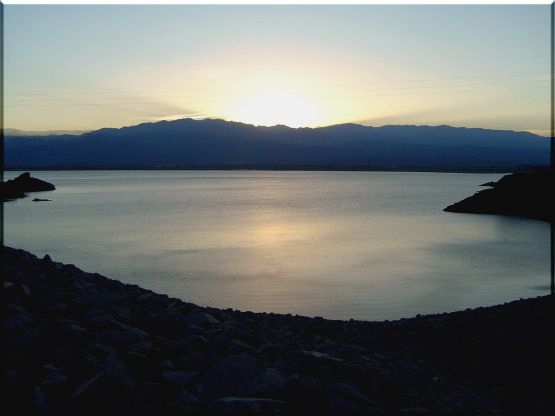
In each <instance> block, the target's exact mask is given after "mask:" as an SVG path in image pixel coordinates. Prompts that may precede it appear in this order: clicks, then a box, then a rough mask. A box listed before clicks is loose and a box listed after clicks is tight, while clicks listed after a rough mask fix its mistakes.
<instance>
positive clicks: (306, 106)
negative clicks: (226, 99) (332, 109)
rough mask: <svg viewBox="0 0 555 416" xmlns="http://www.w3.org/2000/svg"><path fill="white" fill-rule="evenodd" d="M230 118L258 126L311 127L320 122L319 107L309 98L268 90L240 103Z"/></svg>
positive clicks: (297, 94)
mask: <svg viewBox="0 0 555 416" xmlns="http://www.w3.org/2000/svg"><path fill="white" fill-rule="evenodd" d="M230 118H231V119H233V120H236V121H242V122H245V123H251V124H255V125H259V126H274V125H276V124H284V125H286V126H289V127H313V126H316V125H318V123H319V122H320V121H321V117H320V114H319V110H318V105H317V104H316V102H315V101H314V100H311V99H310V98H309V97H308V96H306V95H303V94H301V93H297V92H291V91H284V90H271V89H269V90H264V91H258V92H256V93H254V94H252V95H249V96H246V97H245V98H243V99H242V100H239V102H238V103H237V104H236V106H235V111H234V114H231V117H230Z"/></svg>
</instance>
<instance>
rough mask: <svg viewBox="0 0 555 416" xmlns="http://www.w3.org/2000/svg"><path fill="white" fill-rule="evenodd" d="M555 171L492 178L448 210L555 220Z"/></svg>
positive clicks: (520, 173)
mask: <svg viewBox="0 0 555 416" xmlns="http://www.w3.org/2000/svg"><path fill="white" fill-rule="evenodd" d="M554 185H555V181H554V180H553V173H551V172H550V171H549V170H548V169H537V170H535V171H533V172H517V173H512V174H510V175H505V176H503V177H502V178H501V179H499V180H498V181H497V182H488V183H485V184H483V185H482V186H488V187H490V189H486V190H483V191H480V192H477V193H475V194H474V195H472V196H470V197H468V198H465V199H463V200H462V201H459V202H457V203H455V204H452V205H449V206H448V207H447V208H445V209H444V211H447V212H459V213H472V214H501V215H512V216H518V217H525V218H531V219H536V220H541V221H548V222H549V221H553V214H554V213H555V206H554V205H553V196H552V193H553V189H555V186H554Z"/></svg>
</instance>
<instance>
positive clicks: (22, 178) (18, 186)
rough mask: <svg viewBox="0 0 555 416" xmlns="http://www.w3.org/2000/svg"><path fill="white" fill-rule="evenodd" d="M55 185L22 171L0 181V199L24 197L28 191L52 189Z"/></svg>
mask: <svg viewBox="0 0 555 416" xmlns="http://www.w3.org/2000/svg"><path fill="white" fill-rule="evenodd" d="M55 189H56V187H55V186H54V185H52V184H51V183H49V182H46V181H43V180H41V179H37V178H33V177H32V176H31V174H30V173H29V172H25V173H22V174H21V175H19V176H18V177H16V178H14V179H10V180H9V181H6V182H0V197H1V198H2V201H3V202H5V201H12V200H14V199H18V198H25V197H26V196H27V193H28V192H43V191H53V190H55ZM34 201H48V199H40V198H35V199H34Z"/></svg>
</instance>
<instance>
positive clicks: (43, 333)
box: [2, 247, 555, 415]
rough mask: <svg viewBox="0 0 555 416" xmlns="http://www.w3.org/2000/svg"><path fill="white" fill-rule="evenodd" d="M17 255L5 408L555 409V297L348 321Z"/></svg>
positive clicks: (7, 319)
mask: <svg viewBox="0 0 555 416" xmlns="http://www.w3.org/2000/svg"><path fill="white" fill-rule="evenodd" d="M2 257H3V262H2V264H3V266H2V267H3V270H2V272H3V277H4V282H3V290H2V297H3V299H2V300H3V304H4V308H3V309H4V310H3V313H4V319H3V321H4V334H3V335H4V336H3V365H2V367H3V400H2V408H3V410H4V411H5V412H6V413H5V414H22V415H23V414H55V415H60V414H73V415H82V414H94V415H125V414H133V415H188V414H193V415H199V414H201V415H204V414H216V415H220V414H241V415H242V414H264V415H266V414H284V415H289V414H306V415H323V414H337V415H347V414H375V413H377V414H416V413H431V414H438V413H442V414H443V413H447V412H448V413H455V414H469V413H477V412H501V413H502V414H552V412H553V411H554V410H555V406H554V400H555V396H554V395H553V390H552V385H553V358H552V357H553V351H554V347H555V345H554V342H553V341H554V339H553V327H554V324H555V322H554V321H555V313H554V312H555V310H554V297H553V296H543V297H538V298H535V299H527V300H519V301H515V302H510V303H507V304H504V305H499V306H494V307H486V308H478V309H475V310H466V311H462V312H455V313H446V314H440V315H430V316H417V317H415V318H411V319H402V320H399V321H392V322H387V321H385V322H364V321H354V320H351V321H334V320H327V319H322V318H308V317H301V316H292V315H278V314H272V313H253V312H239V311H236V310H231V309H225V310H223V309H215V308H207V307H200V306H197V305H194V304H191V303H187V302H184V301H182V300H180V299H175V298H171V297H168V296H167V295H161V294H157V293H153V292H151V291H149V290H145V289H142V288H140V287H138V286H136V285H128V284H124V283H121V282H119V281H116V280H111V279H109V278H106V277H103V276H101V275H99V274H96V273H86V272H84V271H81V270H79V269H78V268H77V267H75V266H73V265H65V264H61V263H57V262H54V261H52V259H51V258H50V257H49V256H48V255H46V256H44V258H42V259H40V258H37V257H35V256H34V255H33V254H31V253H28V252H25V251H23V250H16V249H12V248H8V247H2ZM153 278H155V276H153ZM14 409H15V410H17V411H15V410H14Z"/></svg>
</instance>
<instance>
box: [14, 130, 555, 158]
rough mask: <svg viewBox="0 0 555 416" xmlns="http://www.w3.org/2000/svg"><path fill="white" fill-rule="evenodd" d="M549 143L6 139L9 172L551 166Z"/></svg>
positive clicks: (386, 134) (298, 137)
mask: <svg viewBox="0 0 555 416" xmlns="http://www.w3.org/2000/svg"><path fill="white" fill-rule="evenodd" d="M548 158H549V140H548V139H546V138H544V137H541V136H537V135H534V134H532V133H527V132H514V131H503V130H486V129H476V128H455V127H450V126H436V127H432V126H383V127H368V126H361V125H357V124H340V125H334V126H329V127H321V128H314V129H311V128H299V129H293V128H289V127H287V126H273V127H256V126H252V125H249V124H243V123H235V122H228V121H223V120H214V119H205V120H193V119H180V120H175V121H160V122H156V123H144V124H139V125H137V126H132V127H123V128H120V129H113V128H104V129H100V130H96V131H91V132H88V133H84V134H81V135H68V134H66V135H55V136H26V137H17V136H9V135H7V136H6V138H5V167H6V168H64V167H65V168H178V167H188V168H191V167H193V168H210V167H215V166H217V167H230V168H233V167H270V168H271V167H277V168H284V167H287V166H301V167H306V168H315V167H332V168H342V167H350V168H357V167H370V168H408V167H413V168H441V167H450V168H477V169H479V168H491V167H497V168H507V169H513V168H516V167H522V166H531V165H534V166H537V165H547V164H548Z"/></svg>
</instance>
